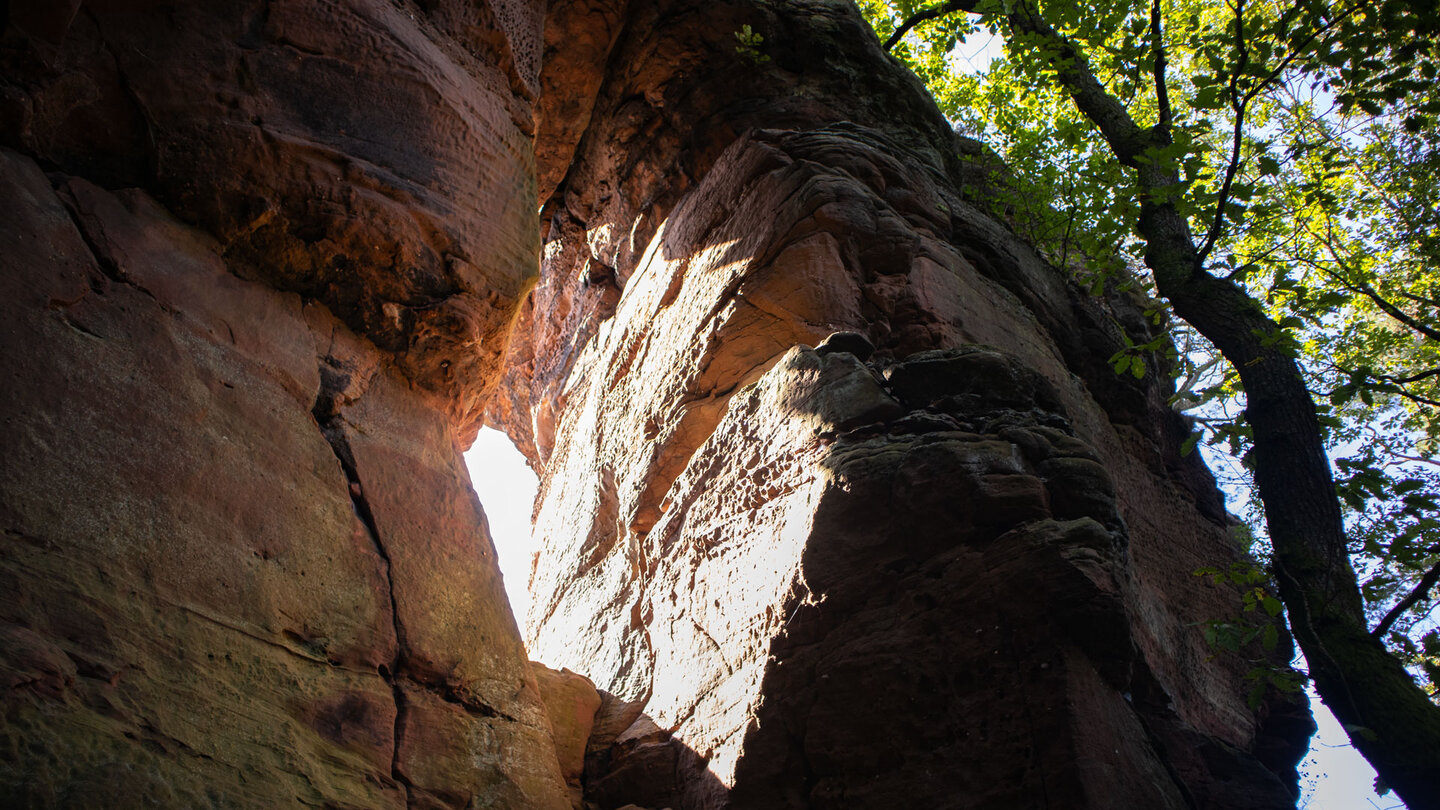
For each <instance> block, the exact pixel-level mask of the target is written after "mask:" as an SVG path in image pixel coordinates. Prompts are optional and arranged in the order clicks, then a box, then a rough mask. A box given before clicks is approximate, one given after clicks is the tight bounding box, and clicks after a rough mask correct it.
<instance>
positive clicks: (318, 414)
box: [310, 356, 413, 805]
mask: <svg viewBox="0 0 1440 810" xmlns="http://www.w3.org/2000/svg"><path fill="white" fill-rule="evenodd" d="M339 365H340V364H339V361H337V360H336V359H335V358H333V357H329V356H327V357H325V358H323V359H322V361H321V363H320V390H319V391H317V392H316V394H315V403H314V405H313V406H312V407H311V409H310V413H311V415H313V416H314V417H315V423H316V425H317V426H318V427H319V428H320V435H321V436H323V437H324V438H325V441H326V443H327V444H329V445H330V450H331V451H332V452H333V453H334V454H335V459H336V460H337V461H339V462H340V469H341V470H342V471H343V472H344V474H345V480H346V485H347V488H348V490H349V494H350V504H351V506H353V507H354V509H355V514H356V516H357V517H359V518H360V522H361V523H363V524H364V525H365V532H366V534H367V535H368V536H369V537H370V542H371V544H373V545H374V547H375V553H376V555H378V556H379V557H380V559H381V561H382V562H383V563H384V565H385V586H386V594H387V596H388V597H389V599H390V622H391V626H392V628H393V630H394V632H395V655H394V657H393V658H392V659H391V660H390V666H389V667H388V668H387V667H385V666H383V665H382V666H381V667H380V671H379V672H380V677H381V678H383V679H385V682H386V683H387V684H388V685H389V686H390V692H391V695H392V696H393V697H394V700H395V729H394V741H393V744H392V745H393V747H392V750H391V754H390V776H391V778H393V779H394V780H395V781H396V782H397V783H398V784H399V785H400V786H401V787H403V788H404V789H405V796H406V804H407V805H408V804H409V803H410V796H411V788H412V787H413V786H412V785H411V784H410V781H409V780H408V779H406V778H405V776H404V774H403V773H402V769H401V767H400V750H401V746H402V745H403V743H404V734H405V706H406V704H405V692H404V689H402V688H401V686H400V681H399V676H400V667H401V665H402V663H403V662H404V659H405V652H406V641H405V627H404V624H403V623H402V622H401V621H400V609H399V605H398V604H397V601H396V599H395V577H394V573H393V568H394V564H393V563H392V562H391V560H390V554H389V552H388V551H386V550H385V544H384V543H383V542H381V540H380V528H379V526H378V525H376V522H375V513H374V511H373V510H372V509H371V508H370V502H369V501H368V500H367V499H366V498H365V489H364V487H363V486H362V485H361V483H360V473H359V471H358V470H357V468H356V466H355V454H354V452H353V451H352V450H351V448H350V442H349V441H348V440H347V439H346V438H345V431H344V429H343V423H344V421H345V420H344V417H343V416H341V415H340V403H341V400H342V398H343V396H344V392H345V389H346V388H347V387H348V386H349V384H350V375H348V374H346V373H345V372H344V371H342V370H341V369H340V368H339Z"/></svg>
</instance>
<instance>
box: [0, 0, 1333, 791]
mask: <svg viewBox="0 0 1440 810" xmlns="http://www.w3.org/2000/svg"><path fill="white" fill-rule="evenodd" d="M0 13H3V14H4V27H3V31H0V68H3V70H0V144H3V147H0V200H3V204H4V210H5V211H6V212H7V216H6V218H5V219H4V220H3V222H0V240H3V245H4V250H3V251H0V379H3V380H5V381H6V382H5V384H4V385H0V418H3V425H4V429H3V431H0V458H4V459H5V463H4V466H3V468H0V591H3V592H4V593H7V594H13V597H12V598H10V599H8V600H5V601H4V602H3V604H0V642H3V643H0V679H3V683H4V686H5V688H6V694H5V713H4V717H5V720H4V723H3V725H0V796H3V797H4V800H5V801H4V803H5V804H7V806H9V805H12V804H13V805H17V806H26V807H71V806H86V805H90V806H110V807H113V806H130V805H134V806H164V807H177V808H178V807H187V808H188V807H259V806H264V807H288V806H296V805H316V806H333V807H400V806H411V807H426V808H429V807H465V806H473V807H506V808H511V807H513V808H531V807H534V808H560V807H572V806H579V804H580V803H581V802H582V801H590V802H593V803H595V804H597V805H599V806H601V807H604V808H611V807H618V806H621V805H624V804H626V803H627V802H635V803H640V804H645V805H648V806H655V807H658V806H662V805H672V806H676V807H686V808H700V807H724V806H730V807H736V808H743V807H797V808H798V807H814V808H829V807H836V808H840V807H847V808H849V807H895V806H924V807H930V806H934V807H1032V806H1034V807H1038V806H1074V807H1142V806H1143V807H1149V806H1155V807H1187V806H1202V807H1203V806H1225V807H1255V808H1273V807H1281V806H1286V805H1288V804H1289V803H1290V799H1289V793H1288V791H1287V788H1291V789H1293V785H1294V772H1293V765H1294V762H1295V761H1296V759H1298V756H1299V753H1300V751H1299V749H1298V748H1297V747H1296V746H1297V744H1298V743H1300V742H1302V741H1303V739H1304V737H1305V735H1306V734H1307V733H1308V727H1307V725H1306V724H1307V723H1308V719H1307V718H1306V717H1305V715H1304V712H1303V709H1296V708H1295V707H1287V706H1285V705H1283V704H1281V703H1280V702H1278V701H1275V700H1271V701H1270V702H1269V703H1267V704H1265V705H1264V706H1262V707H1261V708H1260V709H1259V710H1252V709H1251V708H1250V707H1248V706H1247V705H1246V702H1245V701H1244V699H1243V697H1242V695H1243V693H1244V689H1243V685H1242V683H1241V675H1242V674H1243V669H1244V667H1243V666H1242V665H1241V664H1239V663H1238V662H1236V661H1232V660H1229V659H1226V658H1223V657H1220V658H1214V657H1212V651H1211V650H1209V649H1208V648H1206V647H1205V645H1204V644H1203V643H1202V641H1201V640H1200V638H1199V635H1198V634H1197V633H1196V632H1195V631H1194V627H1193V626H1194V624H1195V623H1196V622H1200V621H1204V620H1207V619H1211V618H1220V617H1226V616H1229V615H1230V614H1231V613H1232V612H1233V611H1234V610H1235V603H1234V594H1231V593H1228V592H1225V591H1223V590H1218V589H1213V588H1209V587H1207V586H1206V585H1205V584H1204V583H1203V582H1202V581H1200V580H1199V579H1197V578H1195V577H1193V576H1192V575H1191V572H1192V571H1193V570H1195V569H1196V568H1200V567H1202V566H1207V565H1208V566H1213V565H1224V564H1226V563H1228V562H1230V561H1232V560H1235V559H1237V552H1236V551H1235V549H1233V548H1232V546H1231V545H1230V543H1229V541H1228V540H1227V534H1226V525H1225V515H1224V511H1223V507H1222V505H1221V502H1220V499H1219V496H1218V493H1217V492H1216V491H1215V488H1214V485H1213V482H1212V481H1211V479H1210V477H1209V474H1208V472H1206V471H1205V469H1204V468H1203V466H1202V465H1201V464H1200V462H1199V461H1198V460H1197V459H1196V458H1194V457H1190V458H1183V457H1182V456H1181V455H1180V453H1179V449H1178V448H1179V445H1180V442H1181V441H1182V440H1183V438H1184V436H1185V432H1186V430H1185V426H1184V425H1183V424H1182V422H1181V421H1180V420H1179V419H1178V418H1177V417H1175V416H1174V415H1173V414H1171V413H1170V411H1169V410H1168V409H1167V408H1166V406H1165V397H1166V394H1167V393H1168V392H1167V390H1166V387H1165V383H1164V381H1163V380H1159V379H1156V378H1154V377H1153V375H1152V376H1150V377H1147V378H1146V379H1144V380H1134V379H1130V378H1126V379H1121V378H1118V377H1116V376H1115V375H1113V374H1111V373H1110V370H1109V367H1108V364H1107V363H1106V360H1107V358H1108V357H1109V356H1110V355H1111V354H1113V353H1114V352H1115V351H1116V350H1117V349H1118V348H1119V347H1120V346H1121V345H1123V342H1124V341H1123V336H1124V335H1125V334H1126V333H1127V332H1128V333H1129V334H1130V335H1131V337H1132V338H1135V339H1136V340H1137V342H1143V341H1144V340H1148V338H1149V335H1148V333H1147V332H1146V330H1147V329H1148V327H1147V326H1146V319H1145V318H1144V317H1143V315H1142V308H1143V302H1139V301H1134V300H1131V299H1128V298H1125V297H1123V296H1120V297H1117V298H1116V299H1115V300H1112V301H1109V302H1102V301H1095V300H1092V299H1089V298H1087V297H1086V296H1084V295H1082V294H1081V293H1080V292H1079V291H1078V290H1077V289H1076V288H1075V287H1074V286H1073V285H1071V284H1070V283H1068V282H1067V280H1066V279H1065V277H1064V276H1062V275H1061V274H1059V273H1058V272H1056V271H1055V270H1053V269H1052V268H1051V267H1049V266H1048V265H1047V264H1045V262H1043V261H1042V260H1041V259H1040V258H1039V257H1037V256H1036V255H1035V254H1034V252H1033V251H1032V250H1031V249H1030V248H1028V247H1027V246H1026V245H1024V244H1023V243H1022V242H1020V241H1019V240H1017V239H1016V238H1015V237H1014V236H1013V235H1012V234H1011V233H1010V231H1009V230H1007V229H1006V228H1005V227H1004V226H1003V225H1002V224H1000V223H998V222H997V221H995V220H993V219H991V218H990V217H988V216H987V215H986V214H984V213H983V207H984V201H985V188H986V185H985V183H987V182H990V181H989V179H988V178H986V177H985V176H984V174H985V173H984V172H982V171H980V170H979V169H978V168H976V167H977V166H978V161H979V160H980V150H979V147H978V145H976V144H974V143H971V142H967V141H963V140H960V139H957V138H955V136H953V135H952V134H951V133H950V132H949V131H948V129H947V128H946V125H945V122H944V120H943V119H942V118H941V117H940V116H939V114H938V112H937V111H935V109H934V107H933V105H931V104H930V103H929V102H928V100H927V99H926V98H925V97H924V95H923V91H922V90H921V89H920V88H919V87H918V85H917V84H916V82H915V80H914V78H913V77H911V76H909V75H908V74H906V73H905V72H904V71H903V70H901V69H900V68H898V66H896V65H894V64H893V63H892V62H890V61H889V60H888V59H887V58H886V57H885V56H883V54H881V53H880V51H879V48H878V44H877V43H876V42H875V41H874V38H873V36H872V35H871V34H870V33H869V32H868V30H867V29H866V28H865V27H864V24H863V22H862V21H861V20H860V19H859V17H858V15H857V14H856V13H855V11H854V9H853V8H852V7H851V6H849V5H848V4H837V3H827V2H808V1H801V2H788V3H775V4H771V3H761V4H744V3H726V2H721V3H715V2H704V3H699V2H695V3H691V2H686V1H685V0H665V1H664V2H660V1H657V0H632V2H629V3H621V2H613V0H574V1H573V2H567V1H566V0H557V2H555V3H553V4H551V5H550V6H549V7H548V9H544V10H542V9H541V8H540V6H539V4H532V3H528V2H518V1H517V2H510V0H503V1H502V0H493V2H488V3H466V2H460V1H459V0H453V1H452V0H434V1H433V2H430V1H428V0H427V1H426V2H420V3H403V2H381V0H269V1H268V2H261V1H260V0H254V2H239V3H231V2H223V3H222V2H218V0H205V1H204V2H191V3H179V4H175V3H159V2H149V1H148V0H137V1H135V2H99V1H98V0H97V1H96V2H85V3H83V4H82V3H79V2H68V3H39V2H15V1H14V0H12V2H11V3H9V4H7V5H6V6H5V7H4V11H3V12H0ZM744 25H750V26H751V27H752V29H753V30H755V31H757V32H759V33H760V34H761V35H762V36H763V37H764V38H765V39H764V45H763V49H762V50H763V54H762V55H763V56H764V57H766V58H765V59H760V58H757V57H756V56H755V55H753V54H751V55H747V54H745V53H741V52H738V51H737V50H736V47H735V46H736V44H737V43H736V40H735V38H734V32H735V31H737V30H740V29H741V27H742V26H744ZM982 180H984V182H981V181H982ZM541 203H543V204H544V207H543V209H541ZM537 210H541V217H539V218H537V217H536V211H537ZM541 222H543V223H544V241H543V245H542V242H541V227H540V224H541ZM537 253H538V254H539V256H540V262H539V282H538V286H536V287H535V289H534V290H533V292H529V287H530V285H531V284H532V282H533V279H534V278H535V274H536V255H537ZM837 333H838V334H837ZM507 340H508V341H509V345H508V348H506V341H507ZM811 347H815V348H811ZM502 354H503V357H502ZM492 392H495V393H494V395H493V396H492ZM482 413H485V414H486V415H487V418H489V419H490V420H491V421H493V422H494V423H496V424H498V425H501V426H503V427H504V428H505V429H506V430H507V431H508V432H509V433H510V434H511V436H512V437H514V438H515V439H516V441H517V443H518V444H520V446H521V447H522V448H524V449H525V450H526V452H527V453H528V454H529V456H530V458H531V459H532V462H533V463H535V464H536V466H537V468H539V469H540V470H541V471H542V487H543V490H542V496H541V500H540V503H539V505H538V512H537V514H538V519H539V528H540V531H541V533H542V534H543V536H544V537H545V545H544V548H543V549H542V552H541V555H540V559H539V561H538V564H537V568H536V574H535V580H534V585H535V587H536V589H537V593H536V595H535V596H536V598H535V602H534V604H535V607H534V609H533V610H534V612H533V614H532V616H531V617H530V622H529V624H530V634H531V649H530V653H529V654H530V655H531V656H532V657H535V658H538V659H540V660H543V661H546V662H547V663H549V664H551V665H553V666H557V667H559V666H568V667H569V668H570V669H572V670H574V671H576V672H579V673H582V674H584V675H586V676H588V677H589V678H590V679H591V680H593V681H594V683H595V684H596V685H598V686H599V687H600V690H599V691H596V690H595V689H594V687H593V686H591V685H590V684H588V683H585V679H584V678H580V677H579V676H576V675H573V674H564V673H560V674H556V673H551V672H549V671H546V670H541V671H539V675H540V677H539V679H538V680H537V677H536V670H533V669H532V668H531V666H530V665H529V664H528V663H527V654H526V650H525V648H524V646H523V645H522V644H521V641H520V637H519V633H518V631H517V629H516V626H515V622H514V620H513V618H512V617H511V615H510V612H509V609H508V606H507V605H506V604H505V601H504V597H503V592H502V589H501V584H500V579H499V574H498V571H497V570H496V567H495V564H494V551H493V549H492V547H491V544H490V541H489V537H488V532H487V530H486V528H485V522H484V515H483V512H482V511H481V509H480V507H479V504H478V503H477V502H476V499H475V496H474V495H473V493H472V492H471V491H470V488H469V485H468V481H467V480H466V478H465V473H464V468H463V465H462V464H461V461H460V458H459V451H460V448H462V447H464V446H465V445H466V444H467V443H468V441H469V439H470V437H471V436H473V433H474V431H475V429H476V428H477V426H478V424H479V422H480V419H481V416H482ZM542 698H543V700H544V701H545V703H547V704H548V705H542ZM642 709H643V712H644V714H643V715H642V714H641V712H642ZM1286 712H1290V714H1287V713H1286ZM1287 722H1288V723H1289V726H1287V725H1286V723H1287Z"/></svg>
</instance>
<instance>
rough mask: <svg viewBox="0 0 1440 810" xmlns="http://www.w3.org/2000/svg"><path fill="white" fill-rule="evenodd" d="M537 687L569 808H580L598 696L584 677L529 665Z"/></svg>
mask: <svg viewBox="0 0 1440 810" xmlns="http://www.w3.org/2000/svg"><path fill="white" fill-rule="evenodd" d="M530 668H531V670H533V671H534V673H535V680H536V683H537V684H538V685H539V687H540V699H541V700H542V701H543V702H544V704H545V714H546V715H547V716H548V717H549V718H550V728H551V729H552V732H553V737H554V740H555V755H556V758H557V759H559V760H560V774H561V776H563V777H565V785H566V786H567V787H568V788H569V789H570V801H571V804H572V805H573V806H574V807H576V808H577V809H578V808H580V807H582V806H583V793H584V787H583V785H582V783H581V777H582V775H583V774H584V772H585V749H586V747H587V745H588V744H589V742H590V739H591V732H592V731H593V730H594V728H595V713H596V712H597V711H598V710H599V709H600V705H601V702H602V701H601V697H600V693H599V692H597V691H595V684H592V683H590V679H589V678H586V677H585V676H584V675H577V674H575V673H574V672H571V671H570V670H568V669H566V670H561V671H559V672H556V671H555V670H553V669H550V668H549V667H547V666H545V665H544V664H540V663H537V662H534V661H532V662H530Z"/></svg>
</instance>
